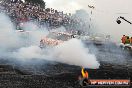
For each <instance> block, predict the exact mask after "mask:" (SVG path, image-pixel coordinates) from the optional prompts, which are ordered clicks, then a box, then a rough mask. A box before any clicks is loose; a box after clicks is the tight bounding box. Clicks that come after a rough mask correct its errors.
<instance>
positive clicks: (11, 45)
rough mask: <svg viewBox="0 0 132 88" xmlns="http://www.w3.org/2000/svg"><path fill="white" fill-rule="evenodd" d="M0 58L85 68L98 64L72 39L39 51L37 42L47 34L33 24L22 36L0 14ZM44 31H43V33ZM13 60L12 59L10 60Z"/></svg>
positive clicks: (28, 25) (78, 42)
mask: <svg viewBox="0 0 132 88" xmlns="http://www.w3.org/2000/svg"><path fill="white" fill-rule="evenodd" d="M0 18H2V19H0V22H1V23H0V35H1V38H0V41H1V44H0V47H1V50H0V57H1V58H3V57H4V58H5V59H6V58H15V60H16V59H17V60H18V61H29V60H32V59H40V60H41V59H42V60H50V61H57V62H62V63H67V64H70V65H78V66H84V67H87V68H98V67H99V63H98V61H97V60H96V57H95V55H94V54H90V53H89V51H88V48H85V47H84V45H83V43H82V42H81V41H80V40H77V39H72V40H69V41H66V42H64V43H63V44H60V45H58V46H56V47H54V48H52V49H44V50H42V49H40V48H39V41H40V39H41V38H42V37H43V36H46V34H47V33H48V32H47V31H46V28H44V29H43V31H42V30H41V29H40V28H39V27H36V29H33V28H34V27H33V26H37V25H36V24H34V23H26V25H25V27H24V29H25V30H27V29H28V31H29V29H30V32H28V33H25V34H24V36H23V34H21V33H19V32H16V30H14V29H15V28H14V27H13V24H12V23H11V21H10V19H9V18H8V17H7V16H5V15H4V14H0ZM7 24H8V25H7ZM44 30H45V31H44ZM12 60H13V59H12Z"/></svg>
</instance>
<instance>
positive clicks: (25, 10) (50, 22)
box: [0, 0, 87, 30]
mask: <svg viewBox="0 0 132 88" xmlns="http://www.w3.org/2000/svg"><path fill="white" fill-rule="evenodd" d="M0 11H3V12H4V13H6V14H7V15H9V17H10V18H11V20H12V21H13V22H14V23H15V24H16V26H17V27H19V24H20V23H23V22H27V21H36V22H37V23H39V24H40V26H46V27H47V28H49V29H53V28H57V27H60V26H64V27H65V28H66V29H67V30H76V29H77V30H79V26H81V25H82V26H81V28H83V27H84V24H83V23H81V22H82V21H80V20H79V19H78V18H77V17H74V18H73V15H71V14H70V13H69V14H67V13H66V14H64V13H63V11H62V12H60V11H57V10H55V9H53V8H46V7H45V6H44V7H41V6H40V4H33V3H29V2H22V1H21V0H15V1H13V0H3V2H1V3H0ZM85 25H87V24H85Z"/></svg>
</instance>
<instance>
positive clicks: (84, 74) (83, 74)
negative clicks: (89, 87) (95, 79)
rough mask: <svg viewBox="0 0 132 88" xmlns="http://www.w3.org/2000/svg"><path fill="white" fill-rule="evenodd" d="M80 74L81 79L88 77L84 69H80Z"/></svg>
mask: <svg viewBox="0 0 132 88" xmlns="http://www.w3.org/2000/svg"><path fill="white" fill-rule="evenodd" d="M81 73H82V77H83V78H88V77H89V74H88V72H87V71H84V68H82V70H81Z"/></svg>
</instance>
